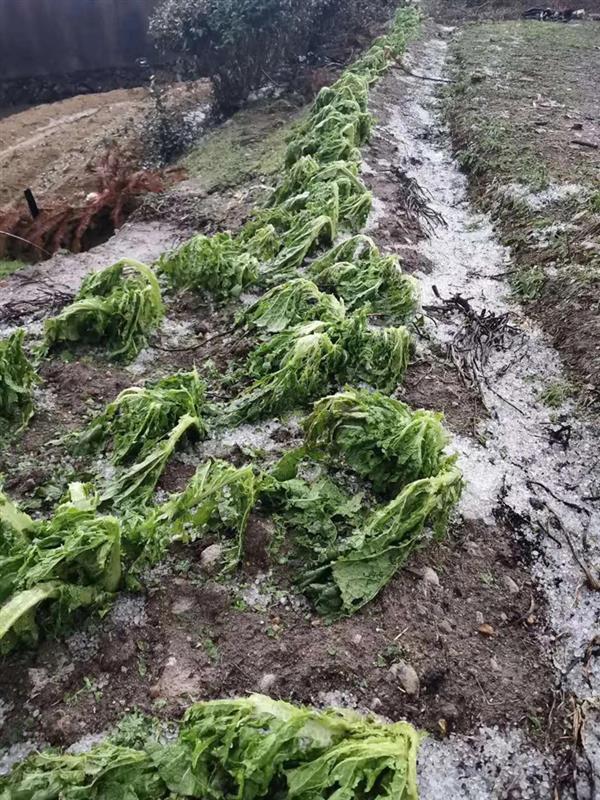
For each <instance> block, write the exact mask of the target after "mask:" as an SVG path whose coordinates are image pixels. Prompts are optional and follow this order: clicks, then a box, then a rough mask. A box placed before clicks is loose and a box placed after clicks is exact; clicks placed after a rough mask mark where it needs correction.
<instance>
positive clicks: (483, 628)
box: [478, 622, 495, 636]
mask: <svg viewBox="0 0 600 800" xmlns="http://www.w3.org/2000/svg"><path fill="white" fill-rule="evenodd" d="M478 630H479V633H480V634H481V635H482V636H493V635H494V633H495V631H494V629H493V628H492V626H491V625H489V624H488V623H487V622H486V623H484V624H483V625H480V626H479V628H478Z"/></svg>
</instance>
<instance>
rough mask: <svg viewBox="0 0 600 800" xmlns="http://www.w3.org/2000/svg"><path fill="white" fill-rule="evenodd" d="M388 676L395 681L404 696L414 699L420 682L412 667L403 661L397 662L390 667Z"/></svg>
mask: <svg viewBox="0 0 600 800" xmlns="http://www.w3.org/2000/svg"><path fill="white" fill-rule="evenodd" d="M390 675H391V676H392V678H394V680H397V681H398V683H399V684H400V686H401V687H402V688H403V689H404V691H405V692H406V694H410V695H412V696H413V697H416V696H417V695H418V694H419V689H420V686H421V684H420V681H419V676H418V675H417V672H416V670H415V669H414V667H411V665H410V664H407V663H406V662H405V661H397V662H396V663H395V664H392V666H391V667H390Z"/></svg>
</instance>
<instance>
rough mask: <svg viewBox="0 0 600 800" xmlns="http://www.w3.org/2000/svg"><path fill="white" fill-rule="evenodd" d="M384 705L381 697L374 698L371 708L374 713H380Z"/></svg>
mask: <svg viewBox="0 0 600 800" xmlns="http://www.w3.org/2000/svg"><path fill="white" fill-rule="evenodd" d="M382 705H383V703H382V702H381V700H380V698H379V697H374V698H373V699H372V700H371V706H370V707H371V710H372V711H378V710H379V709H380V708H381V706H382Z"/></svg>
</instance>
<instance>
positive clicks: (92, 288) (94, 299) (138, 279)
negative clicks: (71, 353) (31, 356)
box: [44, 258, 164, 361]
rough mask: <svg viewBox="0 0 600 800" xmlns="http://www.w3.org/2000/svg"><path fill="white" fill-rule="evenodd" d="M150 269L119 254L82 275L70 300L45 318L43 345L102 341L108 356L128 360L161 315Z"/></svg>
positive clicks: (132, 356)
mask: <svg viewBox="0 0 600 800" xmlns="http://www.w3.org/2000/svg"><path fill="white" fill-rule="evenodd" d="M163 314H164V308H163V304H162V299H161V295H160V288H159V286H158V281H157V280H156V276H155V275H154V273H153V272H152V270H151V269H150V268H149V267H147V266H145V264H140V263H139V262H138V261H133V260H132V259H129V258H124V259H122V260H121V261H118V262H117V263H116V264H113V266H112V267H108V268H107V269H105V270H102V271H101V272H96V273H94V274H92V275H88V277H87V278H86V279H85V280H84V282H83V284H82V286H81V289H80V291H79V294H78V295H77V298H76V300H75V302H74V303H72V304H71V305H70V306H67V308H65V309H64V310H63V311H62V312H61V313H60V314H59V315H58V316H57V317H52V318H51V319H49V320H46V323H45V325H44V330H45V346H46V348H47V349H48V350H50V349H51V348H53V347H55V346H57V345H58V344H64V343H65V342H86V343H88V344H93V345H98V344H106V345H107V347H109V348H110V353H111V356H112V357H113V358H116V359H121V360H123V361H131V360H132V359H133V358H135V357H136V355H137V354H138V353H139V351H140V350H141V349H142V348H143V347H145V346H146V344H147V342H148V335H149V334H150V333H151V332H152V331H153V330H154V329H155V328H156V327H157V326H158V324H159V323H160V321H161V320H162V318H163Z"/></svg>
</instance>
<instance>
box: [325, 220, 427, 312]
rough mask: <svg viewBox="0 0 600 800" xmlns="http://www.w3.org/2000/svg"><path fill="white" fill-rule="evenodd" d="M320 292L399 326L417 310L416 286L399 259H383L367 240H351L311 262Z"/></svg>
mask: <svg viewBox="0 0 600 800" xmlns="http://www.w3.org/2000/svg"><path fill="white" fill-rule="evenodd" d="M310 274H311V276H312V278H313V279H314V281H315V283H316V284H317V286H319V288H321V289H323V290H325V291H327V292H333V293H334V294H335V295H337V296H338V297H340V298H341V299H342V300H344V302H345V303H346V305H347V306H348V308H349V309H350V310H354V309H358V308H363V307H367V308H369V309H370V310H372V311H373V312H376V313H378V314H382V315H384V316H386V317H389V318H391V319H393V320H394V321H398V322H405V321H407V320H409V319H411V318H412V317H413V316H414V315H415V313H416V311H417V310H418V307H419V289H418V282H417V281H416V279H415V278H413V277H412V276H411V275H406V274H405V273H404V272H402V270H401V268H400V264H399V262H398V259H397V258H395V257H394V256H382V255H381V254H380V253H379V251H378V249H377V247H376V246H375V244H374V242H373V241H372V240H371V239H370V238H369V237H367V236H362V235H360V236H354V237H352V238H350V239H347V240H346V241H344V242H342V243H341V244H340V245H338V246H337V247H335V248H333V249H332V250H330V251H329V252H327V253H325V254H324V255H323V256H321V257H320V258H318V259H316V260H315V261H313V263H312V264H311V266H310Z"/></svg>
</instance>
